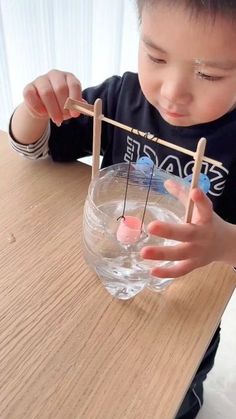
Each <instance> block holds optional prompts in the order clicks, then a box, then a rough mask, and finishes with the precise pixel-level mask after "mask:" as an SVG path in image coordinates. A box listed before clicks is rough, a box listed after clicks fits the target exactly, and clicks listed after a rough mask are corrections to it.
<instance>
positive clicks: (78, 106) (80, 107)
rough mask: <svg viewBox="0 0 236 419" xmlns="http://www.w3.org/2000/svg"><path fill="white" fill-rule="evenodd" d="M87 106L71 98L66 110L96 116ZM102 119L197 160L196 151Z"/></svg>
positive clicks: (215, 163) (68, 100)
mask: <svg viewBox="0 0 236 419" xmlns="http://www.w3.org/2000/svg"><path fill="white" fill-rule="evenodd" d="M85 105H87V104H85V103H84V102H81V101H78V100H74V99H70V98H69V99H67V101H66V103H65V106H64V108H65V109H74V110H77V111H79V112H81V113H83V114H84V115H88V116H94V111H92V110H91V108H89V109H88V108H86V107H85ZM90 106H93V105H90ZM100 119H101V120H102V121H104V122H107V123H108V124H111V125H114V126H116V127H118V128H121V129H123V130H125V131H128V132H131V133H133V134H135V135H139V136H141V137H144V138H145V139H146V140H150V141H153V142H155V143H158V144H161V145H164V146H165V147H169V148H172V149H174V150H177V151H180V152H181V153H184V154H188V155H189V156H192V157H193V158H194V159H195V158H196V152H195V151H191V150H188V149H187V148H184V147H180V146H178V145H176V144H173V143H170V142H169V141H166V140H162V139H161V138H158V137H156V136H155V135H153V134H151V133H150V132H143V131H139V130H138V129H136V128H132V127H129V126H128V125H124V124H122V123H120V122H117V121H114V120H113V119H110V118H107V117H106V116H104V115H101V116H100ZM203 161H205V162H207V163H210V164H213V165H214V166H217V167H221V166H222V163H221V162H219V161H218V160H214V159H211V158H209V157H206V156H204V157H203Z"/></svg>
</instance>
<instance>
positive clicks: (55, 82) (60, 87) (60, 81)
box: [48, 70, 71, 122]
mask: <svg viewBox="0 0 236 419" xmlns="http://www.w3.org/2000/svg"><path fill="white" fill-rule="evenodd" d="M48 78H49V80H50V83H51V85H52V88H53V91H54V94H55V97H56V100H57V103H58V106H59V108H60V113H61V115H62V117H63V120H65V119H69V118H70V117H71V115H70V112H69V111H68V110H67V109H65V108H64V104H65V101H66V99H67V98H68V96H69V87H68V84H67V79H66V73H64V72H62V71H58V70H52V71H50V72H49V73H48ZM61 122H62V121H61Z"/></svg>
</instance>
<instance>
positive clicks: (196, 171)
mask: <svg viewBox="0 0 236 419" xmlns="http://www.w3.org/2000/svg"><path fill="white" fill-rule="evenodd" d="M205 148H206V138H201V139H200V140H199V142H198V145H197V150H196V157H195V164H194V168H193V178H192V183H191V186H190V190H189V196H188V202H187V208H186V212H185V222H186V223H191V220H192V215H193V207H194V202H193V201H192V199H191V198H190V194H191V191H192V189H193V188H196V187H197V186H198V182H199V176H200V173H201V167H202V160H203V157H204V152H205Z"/></svg>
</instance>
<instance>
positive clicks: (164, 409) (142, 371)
mask: <svg viewBox="0 0 236 419" xmlns="http://www.w3.org/2000/svg"><path fill="white" fill-rule="evenodd" d="M68 141H69V139H68ZM90 176H91V168H90V167H88V166H85V165H83V164H81V163H74V164H57V163H53V162H52V161H51V160H50V159H47V160H43V161H30V160H26V159H24V158H23V157H21V156H19V155H17V154H16V153H15V152H14V151H12V150H11V149H10V147H9V145H8V142H7V139H6V135H5V134H3V133H1V134H0V201H1V205H0V211H1V212H0V216H1V218H0V220H1V228H0V389H1V390H0V418H1V419H6V418H9V419H33V418H38V419H39V418H40V419H49V418H50V419H173V418H174V416H175V414H176V412H177V410H178V407H179V405H180V403H181V401H182V399H183V397H184V395H185V392H186V390H187V388H188V385H189V384H190V382H191V379H192V377H193V375H194V372H195V371H196V369H197V367H198V365H199V363H200V361H201V358H202V356H203V354H204V351H205V350H206V347H207V345H208V343H209V341H210V339H211V337H212V335H213V333H214V331H215V329H216V327H217V325H218V323H219V321H220V318H221V316H222V313H223V311H224V309H225V307H226V305H227V302H228V300H229V298H230V296H231V294H232V292H233V289H234V286H235V280H236V274H235V273H234V272H233V271H232V268H231V267H229V266H226V265H222V264H218V263H215V264H212V265H210V266H207V267H205V268H204V269H199V270H198V271H195V272H193V273H192V274H190V275H187V276H186V277H184V278H181V279H178V280H176V282H175V284H174V285H173V286H172V287H170V288H169V290H168V291H167V292H166V293H164V294H162V295H159V294H155V293H151V292H148V291H144V292H143V293H141V294H140V295H138V296H137V297H135V298H134V299H133V300H130V301H127V302H123V301H119V300H115V299H113V298H112V297H111V296H110V295H109V294H108V293H107V292H106V290H105V289H104V288H103V286H102V285H101V283H100V280H99V279H98V278H97V276H96V275H95V274H94V273H92V272H91V271H90V270H89V269H88V267H87V266H86V264H85V262H84V260H83V253H82V246H81V229H82V216H83V204H84V199H85V197H86V194H87V188H88V184H89V181H90Z"/></svg>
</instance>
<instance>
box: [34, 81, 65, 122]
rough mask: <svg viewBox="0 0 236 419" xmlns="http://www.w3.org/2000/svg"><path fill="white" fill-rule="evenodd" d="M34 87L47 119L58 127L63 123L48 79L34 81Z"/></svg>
mask: <svg viewBox="0 0 236 419" xmlns="http://www.w3.org/2000/svg"><path fill="white" fill-rule="evenodd" d="M34 85H35V87H36V89H37V92H38V95H39V97H40V99H41V101H42V102H43V105H44V106H45V108H46V109H47V112H48V115H49V117H50V118H51V119H52V121H53V122H55V123H56V124H57V125H60V124H61V122H62V121H63V114H62V112H61V108H60V105H59V103H58V101H57V98H56V95H55V93H54V90H53V86H52V85H51V82H50V80H49V78H47V77H45V76H41V77H39V78H38V79H36V80H35V82H34Z"/></svg>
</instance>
